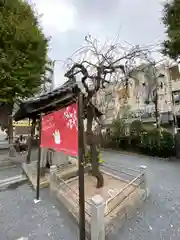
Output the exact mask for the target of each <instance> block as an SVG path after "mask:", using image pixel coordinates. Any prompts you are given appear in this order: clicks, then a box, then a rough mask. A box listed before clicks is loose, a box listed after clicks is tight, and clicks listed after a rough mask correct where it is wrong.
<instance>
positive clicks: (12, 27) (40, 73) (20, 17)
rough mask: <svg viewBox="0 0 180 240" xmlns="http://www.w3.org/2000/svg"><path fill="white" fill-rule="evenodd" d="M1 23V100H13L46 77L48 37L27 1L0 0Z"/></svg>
mask: <svg viewBox="0 0 180 240" xmlns="http://www.w3.org/2000/svg"><path fill="white" fill-rule="evenodd" d="M0 23H1V24H0V36H1V37H0V86H1V88H0V102H4V103H10V104H13V103H14V101H15V100H16V99H23V98H27V97H30V96H32V95H34V94H36V93H37V92H38V91H39V89H40V87H41V86H42V84H43V83H44V81H45V80H46V78H44V76H45V70H46V66H47V48H48V40H47V39H46V37H45V36H44V34H43V32H42V30H41V28H40V27H39V23H38V16H36V14H35V13H34V11H33V9H32V7H31V6H30V5H29V4H28V3H27V2H26V1H23V0H7V1H1V4H0Z"/></svg>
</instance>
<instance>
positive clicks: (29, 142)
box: [26, 119, 36, 164]
mask: <svg viewBox="0 0 180 240" xmlns="http://www.w3.org/2000/svg"><path fill="white" fill-rule="evenodd" d="M35 127H36V119H33V120H32V124H31V135H30V138H29V141H28V154H27V158H26V163H27V164H29V163H30V160H31V151H32V142H33V137H34V132H35Z"/></svg>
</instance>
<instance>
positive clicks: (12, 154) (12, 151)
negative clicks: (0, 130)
mask: <svg viewBox="0 0 180 240" xmlns="http://www.w3.org/2000/svg"><path fill="white" fill-rule="evenodd" d="M8 137H9V156H10V157H15V156H16V150H15V147H14V143H13V119H12V116H9V120H8Z"/></svg>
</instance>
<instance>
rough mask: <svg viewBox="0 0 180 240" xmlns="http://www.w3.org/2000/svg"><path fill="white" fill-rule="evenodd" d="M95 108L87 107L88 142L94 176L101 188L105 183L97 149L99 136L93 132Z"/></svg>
mask: <svg viewBox="0 0 180 240" xmlns="http://www.w3.org/2000/svg"><path fill="white" fill-rule="evenodd" d="M93 118H94V114H93V110H92V108H91V107H87V144H88V145H89V147H90V152H91V164H92V176H94V177H96V179H97V185H96V187H97V188H101V187H103V185H104V179H103V175H102V174H101V173H100V171H99V159H98V150H97V146H98V143H97V137H96V136H95V135H94V134H93V131H92V124H93Z"/></svg>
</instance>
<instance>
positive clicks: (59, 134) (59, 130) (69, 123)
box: [41, 103, 78, 156]
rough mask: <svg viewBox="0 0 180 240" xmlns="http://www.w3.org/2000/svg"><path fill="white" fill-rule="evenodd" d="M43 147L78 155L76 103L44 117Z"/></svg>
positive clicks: (42, 130)
mask: <svg viewBox="0 0 180 240" xmlns="http://www.w3.org/2000/svg"><path fill="white" fill-rule="evenodd" d="M41 147H46V148H52V149H54V150H56V151H58V152H64V153H65V154H68V155H72V156H78V120H77V104H76V103H75V104H72V105H69V106H68V107H66V108H62V109H60V110H58V111H55V112H53V113H50V114H47V115H45V116H43V117H42V129H41Z"/></svg>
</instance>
